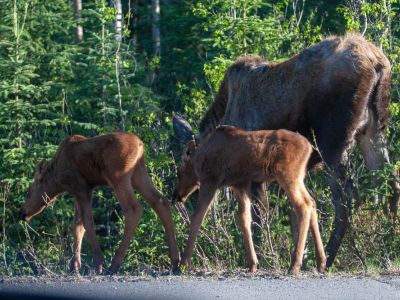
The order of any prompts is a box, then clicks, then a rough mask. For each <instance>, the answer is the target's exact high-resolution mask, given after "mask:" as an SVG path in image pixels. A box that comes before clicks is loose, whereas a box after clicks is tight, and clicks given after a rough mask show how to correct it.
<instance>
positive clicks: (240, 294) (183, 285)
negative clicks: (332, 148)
mask: <svg viewBox="0 0 400 300" xmlns="http://www.w3.org/2000/svg"><path fill="white" fill-rule="evenodd" d="M28 295H29V297H28ZM17 296H18V297H17ZM10 297H11V298H12V299H17V298H18V299H20V298H26V299H57V298H58V299H96V300H101V299H121V300H122V299H190V300H197V299H257V300H260V299H290V300H294V299H295V300H298V299H307V300H310V299H335V300H336V299H363V300H366V299H400V276H399V275H396V276H394V275H391V276H379V275H377V276H369V277H364V276H350V275H327V276H316V275H301V276H299V277H290V276H277V275H265V274H264V275H258V276H218V275H216V276H215V275H213V276H159V277H151V276H145V277H106V276H103V277H97V276H96V277H80V278H77V277H58V278H48V277H39V278H37V277H23V278H16V277H14V278H3V279H0V299H8V298H10ZM46 297H47V298H46Z"/></svg>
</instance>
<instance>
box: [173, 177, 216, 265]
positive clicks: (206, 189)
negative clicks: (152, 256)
mask: <svg viewBox="0 0 400 300" xmlns="http://www.w3.org/2000/svg"><path fill="white" fill-rule="evenodd" d="M216 190H217V189H216V188H215V187H214V186H210V185H206V184H203V183H202V184H201V185H200V190H199V196H198V200H197V205H196V209H195V212H194V214H193V217H192V220H191V222H190V228H189V238H188V240H187V242H186V247H185V250H184V252H183V255H182V259H181V265H184V266H188V265H189V260H190V257H191V256H192V253H193V249H194V244H195V242H196V238H197V234H198V233H199V230H200V227H201V224H202V223H203V220H204V217H205V215H206V213H207V211H208V209H209V208H210V205H211V202H212V200H213V198H214V195H215V192H216Z"/></svg>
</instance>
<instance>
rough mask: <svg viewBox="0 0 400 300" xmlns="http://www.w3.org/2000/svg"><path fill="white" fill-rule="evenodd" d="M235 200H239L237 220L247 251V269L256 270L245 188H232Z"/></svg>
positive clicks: (249, 203)
mask: <svg viewBox="0 0 400 300" xmlns="http://www.w3.org/2000/svg"><path fill="white" fill-rule="evenodd" d="M233 190H234V192H235V194H236V197H237V201H238V202H239V222H240V227H241V229H242V233H243V240H244V245H245V248H246V253H247V263H248V266H249V271H250V272H252V273H254V272H256V271H257V265H258V261H257V255H256V252H255V250H254V244H253V238H252V234H251V202H250V198H249V197H248V195H247V194H246V191H245V190H241V189H240V190H239V189H236V188H233Z"/></svg>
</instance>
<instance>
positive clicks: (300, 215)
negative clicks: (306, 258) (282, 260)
mask: <svg viewBox="0 0 400 300" xmlns="http://www.w3.org/2000/svg"><path fill="white" fill-rule="evenodd" d="M283 187H284V189H285V191H286V193H287V195H288V197H289V199H290V202H291V204H292V206H293V208H294V210H295V212H296V218H297V223H298V224H297V225H298V228H299V233H298V237H297V242H296V246H295V250H294V252H293V255H292V263H291V266H290V269H289V272H290V273H292V274H298V273H299V272H300V268H301V265H302V260H303V254H304V248H305V246H306V239H307V233H308V228H309V225H310V217H311V209H312V204H311V202H310V200H309V199H307V198H305V197H304V195H303V193H302V189H301V188H300V187H299V186H298V184H297V183H292V184H290V185H286V184H285V185H283Z"/></svg>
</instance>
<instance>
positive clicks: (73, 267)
mask: <svg viewBox="0 0 400 300" xmlns="http://www.w3.org/2000/svg"><path fill="white" fill-rule="evenodd" d="M72 230H73V234H74V246H73V250H74V255H73V257H72V259H71V263H70V272H75V273H77V274H79V270H80V268H81V246H82V239H83V236H84V234H85V228H84V226H83V220H82V216H81V211H80V208H79V205H78V204H77V203H75V216H74V224H73V228H72Z"/></svg>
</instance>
